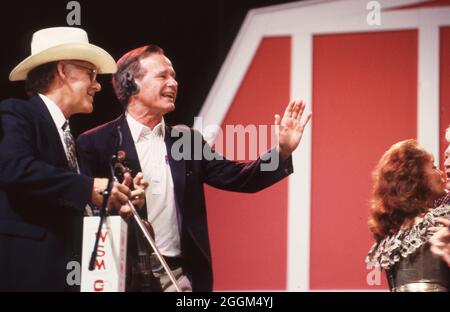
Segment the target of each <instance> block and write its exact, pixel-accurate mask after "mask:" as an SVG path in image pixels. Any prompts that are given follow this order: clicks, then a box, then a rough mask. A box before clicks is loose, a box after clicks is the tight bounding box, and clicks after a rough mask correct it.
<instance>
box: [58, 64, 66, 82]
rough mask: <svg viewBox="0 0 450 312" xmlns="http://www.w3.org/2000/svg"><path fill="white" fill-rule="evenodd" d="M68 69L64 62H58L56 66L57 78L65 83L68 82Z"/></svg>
mask: <svg viewBox="0 0 450 312" xmlns="http://www.w3.org/2000/svg"><path fill="white" fill-rule="evenodd" d="M66 69H67V67H66V64H64V62H58V64H56V77H58V78H59V79H61V80H63V81H65V80H67V78H68V76H67V71H66Z"/></svg>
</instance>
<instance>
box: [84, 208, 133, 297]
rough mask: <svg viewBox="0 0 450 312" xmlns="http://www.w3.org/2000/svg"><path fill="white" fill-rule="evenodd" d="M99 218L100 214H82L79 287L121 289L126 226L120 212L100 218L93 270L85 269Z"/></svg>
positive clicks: (118, 290) (94, 289)
mask: <svg viewBox="0 0 450 312" xmlns="http://www.w3.org/2000/svg"><path fill="white" fill-rule="evenodd" d="M99 222H100V217H84V222H83V251H82V261H81V291H82V292H120V291H125V272H126V258H127V257H126V255H127V253H126V251H127V228H128V227H127V224H126V223H125V221H124V220H123V219H122V218H121V217H120V216H112V217H107V218H105V220H104V221H103V227H102V232H101V235H100V239H99V242H98V248H97V258H96V260H95V266H94V270H92V271H89V262H90V259H91V254H92V251H93V248H94V244H95V238H96V236H97V231H98V225H99Z"/></svg>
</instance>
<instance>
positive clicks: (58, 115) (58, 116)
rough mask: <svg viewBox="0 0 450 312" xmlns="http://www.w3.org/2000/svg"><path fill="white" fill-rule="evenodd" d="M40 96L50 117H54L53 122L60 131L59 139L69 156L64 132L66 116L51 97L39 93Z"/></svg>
mask: <svg viewBox="0 0 450 312" xmlns="http://www.w3.org/2000/svg"><path fill="white" fill-rule="evenodd" d="M38 95H39V96H40V97H41V99H42V101H43V102H44V104H45V106H47V109H48V111H49V112H50V115H51V116H52V119H53V122H54V123H55V126H56V129H58V133H59V138H60V139H61V144H62V146H63V147H64V151H65V152H66V155H67V146H66V144H65V143H64V131H63V125H64V123H65V122H66V117H64V114H63V112H62V110H61V109H60V108H59V107H58V105H56V103H55V102H53V101H52V100H51V99H50V98H49V97H47V96H45V95H43V94H40V93H38Z"/></svg>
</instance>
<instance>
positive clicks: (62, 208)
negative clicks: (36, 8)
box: [0, 96, 93, 291]
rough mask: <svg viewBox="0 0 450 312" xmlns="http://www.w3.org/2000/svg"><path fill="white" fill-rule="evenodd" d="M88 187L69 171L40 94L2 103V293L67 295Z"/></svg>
mask: <svg viewBox="0 0 450 312" xmlns="http://www.w3.org/2000/svg"><path fill="white" fill-rule="evenodd" d="M92 185H93V179H92V178H90V177H87V176H82V175H79V174H76V173H73V172H71V171H70V170H69V166H68V163H67V158H66V154H65V151H64V147H63V145H62V142H61V139H60V136H59V133H58V130H57V129H56V126H55V123H54V121H53V119H52V118H51V115H50V113H49V111H48V109H47V107H46V106H45V104H44V102H43V101H42V100H41V98H40V97H39V96H35V97H32V98H31V99H30V100H29V101H25V100H19V99H8V100H4V101H2V102H1V103H0V290H3V291H5V290H7V291H24V290H28V291H63V290H68V289H70V287H68V286H69V285H68V284H67V282H66V278H67V274H68V273H70V270H68V269H67V265H68V263H69V262H70V261H73V260H76V261H79V260H80V259H79V253H80V250H79V248H80V243H81V235H82V233H81V227H82V215H83V210H84V207H85V206H86V204H87V203H88V201H89V200H90V198H91V192H92ZM78 277H79V276H78ZM69 280H71V281H74V280H76V279H69Z"/></svg>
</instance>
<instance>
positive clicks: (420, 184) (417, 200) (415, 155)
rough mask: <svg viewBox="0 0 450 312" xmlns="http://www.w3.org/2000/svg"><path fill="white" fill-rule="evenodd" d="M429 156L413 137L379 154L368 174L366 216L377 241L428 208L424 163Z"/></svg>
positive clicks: (428, 196) (428, 191) (430, 192)
mask: <svg viewBox="0 0 450 312" xmlns="http://www.w3.org/2000/svg"><path fill="white" fill-rule="evenodd" d="M432 159H433V157H432V155H431V154H430V153H428V152H427V151H426V150H425V149H423V148H422V147H421V146H419V145H418V144H417V142H416V141H415V140H405V141H401V142H398V143H396V144H394V145H392V146H391V148H389V150H387V151H386V152H385V153H384V155H383V156H382V157H381V159H380V161H379V162H378V164H377V166H376V167H375V170H374V171H373V173H372V177H373V181H374V184H373V190H372V199H371V206H370V216H369V229H370V231H371V232H372V233H373V235H374V237H375V239H376V240H377V241H380V240H382V239H383V238H384V237H386V236H389V235H393V234H395V233H396V232H398V230H400V228H401V226H402V225H404V224H408V222H412V221H414V218H415V217H416V216H418V215H420V214H421V213H425V212H426V211H427V210H428V207H427V206H428V205H429V203H430V199H432V196H433V194H432V191H431V190H430V188H429V186H428V180H427V178H426V175H425V164H426V163H428V162H429V161H432Z"/></svg>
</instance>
